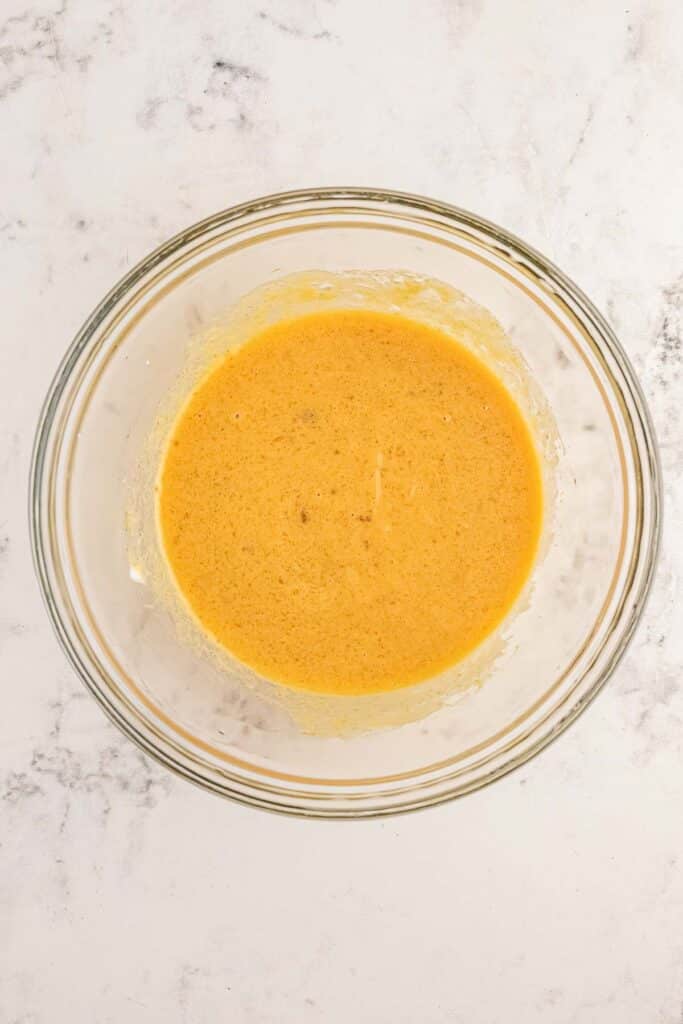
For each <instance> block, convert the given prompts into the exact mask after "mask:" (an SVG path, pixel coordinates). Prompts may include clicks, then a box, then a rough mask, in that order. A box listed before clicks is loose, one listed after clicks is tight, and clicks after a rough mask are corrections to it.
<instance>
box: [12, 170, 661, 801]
mask: <svg viewBox="0 0 683 1024" xmlns="http://www.w3.org/2000/svg"><path fill="white" fill-rule="evenodd" d="M320 202H322V203H329V202H342V203H343V202H347V203H350V202H353V203H355V204H358V203H360V204H363V203H365V204H371V203H373V204H382V203H385V204H390V205H391V207H392V209H393V211H394V212H396V213H397V216H399V217H400V209H401V208H406V209H410V210H412V211H413V213H415V212H416V211H418V212H420V213H422V214H424V213H428V214H433V215H436V216H438V217H440V218H442V219H443V220H445V221H446V222H448V224H450V226H451V228H454V229H458V228H459V229H463V228H465V229H469V230H472V231H474V232H476V233H477V234H478V235H483V236H484V237H485V239H486V240H487V241H488V242H489V243H498V244H499V245H501V246H502V247H503V248H504V249H505V250H506V253H505V255H506V256H507V255H508V251H511V252H513V253H515V254H517V255H518V256H520V257H522V259H523V260H525V261H527V262H528V263H530V264H531V265H532V266H533V267H534V268H535V269H536V270H538V271H539V272H540V273H541V275H542V277H543V279H544V280H545V281H548V282H550V283H552V284H553V285H554V286H555V288H556V289H559V291H560V293H561V294H562V293H563V294H564V296H565V297H567V298H568V299H569V300H570V301H571V303H573V305H574V306H575V307H576V309H578V310H579V312H580V313H581V314H582V315H583V318H584V319H585V320H586V322H587V323H588V325H589V333H590V337H591V340H592V342H593V344H594V345H595V346H596V347H597V349H598V350H599V351H600V352H601V353H603V350H604V351H606V352H607V353H608V354H609V356H610V357H611V359H612V360H613V361H614V363H615V364H616V367H617V369H618V372H619V374H620V376H621V382H619V381H617V380H616V379H615V378H614V375H613V373H612V371H611V370H608V373H609V376H610V378H611V380H610V383H611V384H612V385H613V386H615V389H616V390H617V391H618V392H619V393H620V394H621V393H622V391H624V390H625V392H626V394H627V395H628V397H629V398H630V399H631V401H632V403H633V407H634V408H633V410H624V411H623V414H624V417H625V419H626V420H627V422H628V424H629V426H632V425H633V422H634V417H633V412H635V414H636V416H637V426H638V427H639V437H640V441H641V443H642V450H641V445H639V444H634V449H635V450H637V453H638V458H637V460H636V470H637V473H636V476H637V484H638V497H639V498H640V500H641V503H642V504H643V506H644V505H645V499H646V498H647V499H648V502H647V508H645V515H642V514H641V517H640V526H641V534H640V537H639V542H638V543H637V544H635V545H634V556H633V560H634V568H633V571H632V573H631V577H630V583H631V586H632V587H633V581H634V578H635V577H636V576H637V577H638V579H637V580H635V587H633V589H632V592H630V591H628V590H627V592H628V593H629V603H628V608H627V609H622V611H621V612H620V614H619V615H618V617H617V618H616V620H615V622H616V625H615V626H614V628H613V629H611V630H610V631H609V632H608V633H607V635H606V636H605V638H604V639H603V640H602V641H601V644H600V647H599V648H598V650H597V652H596V657H597V656H598V655H599V654H600V653H602V652H603V651H604V650H605V647H606V644H607V643H608V641H610V639H611V638H612V637H613V634H614V632H615V630H616V629H617V627H620V630H619V635H618V636H617V640H616V643H615V645H614V647H613V649H612V650H611V651H609V652H608V657H607V662H606V664H604V665H603V666H602V667H601V669H600V671H598V672H597V674H596V676H595V678H594V679H593V681H592V683H591V685H590V686H589V687H588V689H587V690H586V692H584V693H582V694H580V695H579V698H578V699H576V697H575V695H573V696H574V699H573V700H571V701H570V704H569V707H568V708H566V709H564V708H563V705H561V706H560V709H561V710H564V713H563V714H562V715H561V717H560V718H559V720H558V721H555V722H552V723H550V725H548V723H547V719H546V718H544V719H543V720H542V721H541V722H540V723H538V724H536V725H535V726H534V727H533V730H532V733H531V735H532V736H533V734H535V733H536V731H537V730H539V729H540V734H539V735H537V736H536V737H535V739H534V740H533V742H527V743H525V737H524V736H522V737H521V738H519V739H518V740H516V741H515V742H514V743H513V744H512V746H511V749H510V751H509V752H508V753H509V754H510V756H508V757H503V759H502V761H500V763H498V764H497V765H496V766H495V767H494V768H493V769H492V770H491V771H490V772H488V773H485V774H482V775H479V776H477V777H475V778H473V779H467V778H465V779H464V781H461V782H460V783H459V782H458V779H457V777H454V778H453V779H452V781H450V784H449V785H447V786H446V788H443V784H442V783H440V781H439V780H438V779H436V780H435V781H434V780H432V781H430V780H429V779H428V780H427V781H426V782H425V783H424V784H423V785H424V787H425V791H424V792H420V787H419V785H413V786H410V787H406V788H405V789H403V790H396V791H393V792H392V793H391V794H390V796H389V799H388V800H387V794H386V792H385V793H383V792H381V791H379V792H376V791H375V792H373V793H372V794H371V795H370V796H369V797H368V796H365V795H364V794H357V796H356V797H352V796H351V795H350V794H349V793H348V792H347V793H340V792H337V793H334V794H333V795H331V796H326V795H325V794H322V795H320V794H317V795H314V794H312V793H310V792H304V791H303V790H299V791H286V792H285V793H284V797H285V798H284V799H283V791H282V790H280V789H279V788H278V787H274V786H272V785H268V784H266V785H264V784H263V783H259V782H257V781H255V780H253V779H249V778H248V777H247V776H246V775H245V776H243V777H239V778H235V777H234V776H233V775H231V774H230V773H229V772H220V771H216V770H214V772H213V777H210V776H209V773H208V772H207V773H202V772H201V770H197V768H196V767H195V764H196V761H194V763H193V759H192V758H191V757H190V756H189V755H185V756H183V754H182V752H180V750H179V748H178V747H177V746H175V745H173V744H171V743H170V742H169V741H168V739H167V738H165V737H161V736H160V735H159V733H158V732H157V733H154V731H153V730H152V729H151V728H149V726H148V728H147V730H144V729H140V728H139V727H138V725H137V723H136V722H134V721H133V720H132V718H131V717H130V716H129V715H126V714H125V713H124V711H123V710H122V709H121V707H119V706H118V705H117V703H116V702H115V701H114V700H113V699H111V698H110V696H109V695H108V694H107V693H106V692H105V689H104V688H103V687H101V686H100V685H98V682H97V681H96V680H95V679H94V678H93V676H92V674H91V672H90V671H89V670H88V668H87V666H86V664H85V663H84V661H83V659H82V658H81V657H80V654H79V651H78V649H77V645H76V644H75V643H74V640H73V636H72V631H71V629H70V628H69V623H68V622H67V621H65V616H64V614H63V612H62V610H61V609H60V601H59V595H58V594H55V592H54V588H53V585H52V580H51V559H50V544H49V541H47V542H46V538H45V537H44V523H43V518H44V516H43V508H42V501H43V492H44V487H45V483H46V470H47V469H48V468H49V466H50V461H49V459H48V454H49V449H50V441H51V433H52V428H53V426H54V424H55V418H56V413H57V411H58V409H59V405H60V402H61V400H62V398H63V396H64V394H65V392H66V390H67V388H68V385H69V382H70V379H71V374H72V371H73V370H74V369H75V368H76V367H77V365H78V364H79V361H80V358H81V356H82V354H83V352H84V351H85V350H86V349H87V348H88V345H89V343H90V342H91V341H92V339H93V337H94V336H95V333H96V331H97V329H98V327H99V325H100V324H101V323H102V322H103V321H104V320H105V319H106V317H107V316H108V314H109V313H110V312H111V311H112V309H114V308H115V307H116V305H117V303H118V302H119V301H120V300H121V299H123V297H124V296H126V295H127V294H128V293H129V292H130V291H131V290H132V289H133V288H134V287H135V285H136V284H137V283H138V282H139V281H142V280H143V279H144V278H145V277H146V276H147V275H148V274H149V273H150V271H152V270H154V268H156V267H157V266H159V265H160V264H162V263H163V262H164V261H165V260H166V259H167V257H169V256H171V255H172V254H176V253H178V252H179V251H180V250H182V249H183V248H184V247H186V246H188V245H189V244H191V243H192V242H194V241H195V240H197V239H198V238H200V237H202V236H207V235H209V234H210V233H211V232H212V231H214V230H215V229H217V228H220V227H224V226H226V225H228V224H231V223H232V222H234V221H239V220H240V218H249V217H250V216H253V215H256V214H259V213H263V212H268V211H272V210H275V209H278V208H280V209H283V210H285V211H286V209H287V207H289V206H294V207H296V206H297V205H300V204H306V203H310V204H312V205H314V204H316V203H320ZM397 208H398V210H397ZM373 209H376V207H373ZM28 496H29V532H30V540H31V550H32V557H33V564H34V568H35V572H36V575H37V578H38V582H39V586H40V590H41V595H42V598H43V602H44V604H45V606H46V609H47V612H48V616H49V618H50V620H51V623H52V626H53V629H54V631H55V633H56V635H57V638H58V640H59V643H60V645H61V647H62V649H63V650H64V652H65V654H66V656H67V658H68V660H69V662H70V663H71V665H72V667H73V668H74V670H75V671H76V673H77V675H78V676H79V677H80V678H81V680H82V681H83V682H84V684H85V685H86V686H87V688H88V689H89V690H90V692H91V693H92V694H93V695H94V696H95V698H96V700H97V701H98V703H99V704H100V706H101V707H102V708H103V710H104V711H105V713H106V714H107V715H108V717H109V718H110V719H111V720H112V721H113V722H114V723H115V724H116V725H117V726H118V727H119V729H121V731H122V732H123V733H124V734H125V735H127V736H128V738H129V739H132V740H133V742H135V743H136V744H137V746H138V747H140V748H141V749H142V750H143V751H144V752H146V753H147V754H149V755H150V756H152V757H153V758H154V759H155V760H156V761H158V762H159V763H161V764H163V765H164V766H165V767H166V768H169V769H170V770H171V771H173V772H174V773H175V774H177V775H180V776H181V777H183V778H186V779H188V780H189V781H192V782H194V783H195V784H197V785H199V786H201V787H202V788H204V789H209V790H212V791H214V792H217V793H220V794H221V795H224V796H226V797H231V798H232V799H235V800H237V801H239V802H241V803H245V804H250V805H254V806H258V807H261V808H264V809H267V810H272V811H277V812H280V813H287V814H294V815H300V816H304V817H336V818H356V817H375V816H380V815H384V814H389V813H399V812H407V811H411V810H416V809H418V808H421V807H426V806H430V805H434V804H437V803H441V802H444V801H446V800H450V799H454V798H456V797H459V796H462V795H465V794H466V793H469V792H472V791H473V790H475V789H478V788H481V787H483V786H485V785H488V784H490V783H491V782H493V781H494V780H495V779H497V778H500V777H501V776H503V775H505V774H507V773H508V772H510V771H513V770H514V769H516V768H517V767H519V766H521V765H522V764H524V763H525V762H526V761H528V760H529V759H530V758H532V757H534V756H535V755H536V754H537V753H539V752H540V751H541V750H542V749H543V748H544V747H546V746H547V745H549V744H550V743H551V742H553V741H554V740H555V739H556V738H557V737H558V736H559V735H560V734H561V733H562V732H564V730H565V729H566V728H567V727H568V726H569V725H570V724H571V722H573V721H574V720H575V719H576V718H577V717H578V715H579V714H580V713H581V711H583V709H584V708H585V707H586V706H587V705H588V704H589V703H590V702H591V701H592V700H593V699H594V698H595V697H596V696H597V694H598V693H599V692H600V690H601V689H602V687H603V686H604V684H605V683H606V682H607V680H608V679H609V677H610V675H611V674H612V672H613V671H614V669H615V668H616V666H617V664H618V663H619V661H620V660H621V658H622V657H623V655H624V653H625V651H626V649H627V647H628V644H629V642H630V640H631V638H632V636H633V633H634V630H635V627H636V625H637V623H638V621H639V620H640V617H641V615H642V612H643V609H644V607H645V604H646V601H647V598H648V595H649V592H650V589H651V585H652V580H653V578H654V574H655V569H656V563H657V556H658V552H659V545H660V538H661V509H662V479H661V467H660V462H659V454H658V449H657V443H656V438H655V432H654V428H653V425H652V421H651V417H650V414H649V411H648V408H647V404H646V401H645V398H644V395H643V393H642V389H641V387H640V384H639V382H638V380H637V378H636V375H635V372H634V370H633V368H632V366H631V363H630V361H629V359H628V357H627V356H626V354H625V352H624V350H623V348H622V346H621V344H620V343H619V341H618V339H617V338H616V336H615V334H614V332H613V331H612V329H611V328H610V326H609V325H608V323H607V322H606V320H605V319H604V317H603V316H602V315H601V314H600V313H599V311H598V310H597V308H596V307H595V306H594V305H593V303H592V302H591V300H590V299H588V297H587V296H586V295H585V294H584V293H583V291H582V290H581V289H580V288H579V287H578V286H577V285H576V284H574V282H572V281H571V280H570V279H569V278H568V277H566V275H565V274H564V273H563V272H562V271H560V270H559V269H558V268H557V267H556V266H555V265H554V264H553V263H552V262H551V261H550V260H548V259H546V257H544V256H542V255H541V254H540V253H539V252H538V251H537V250H535V249H534V248H532V247H531V246H529V245H527V244H526V243H525V242H523V241H522V240H521V239H519V238H518V237H517V236H516V235H514V234H512V233H511V232H508V231H507V230H505V229H503V228H500V227H499V226H498V225H496V224H494V223H493V222H491V221H488V220H486V219H484V218H482V217H479V216H477V215H476V214H473V213H470V212H469V211H466V210H463V209H461V208H459V207H457V206H453V205H451V204H449V203H445V202H441V201H438V200H434V199H430V198H427V197H424V196H419V195H413V194H411V193H407V192H399V191H393V190H389V189H383V188H362V187H355V186H354V187H324V188H310V189H297V190H293V191H287V192H279V193H273V194H271V195H267V196H262V197H259V198H256V199H254V200H250V201H247V202H243V203H240V204H238V205H235V206H231V207H227V208H226V209H224V210H222V211H219V212H217V213H215V214H212V215H211V216H209V217H206V218H204V219H202V220H200V221H198V222H196V223H194V224H191V225H190V226H189V227H187V228H186V229H184V230H182V231H180V232H178V233H176V234H175V235H173V236H172V237H171V238H170V239H168V240H167V241H166V242H164V243H162V244H161V245H160V246H158V247H157V248H156V249H154V250H153V251H152V252H151V253H149V254H148V255H147V256H146V257H144V258H143V259H142V260H140V261H139V262H138V263H137V264H136V265H135V266H133V267H132V268H131V269H130V270H129V271H128V272H127V273H126V274H125V275H124V276H123V277H122V278H121V279H120V280H119V281H118V282H117V283H116V284H115V285H114V286H113V287H112V288H111V289H110V291H109V292H108V293H107V294H106V295H105V296H104V297H103V298H102V299H101V301H100V302H99V303H98V304H97V306H96V307H95V308H94V310H93V311H92V313H91V314H90V315H89V316H88V318H87V319H86V320H85V322H84V323H83V325H82V327H81V328H80V330H79V331H78V332H77V333H76V335H75V337H74V339H73V341H72V342H71V344H70V346H69V347H68V349H67V351H66V353H65V354H64V356H63V357H62V359H61V361H60V363H59V365H58V368H57V370H56V372H55V374H54V376H53V379H52V382H51V384H50V387H49V389H48V392H47V395H46V397H45V400H44V402H43V405H42V408H41V411H40V415H39V418H38V424H37V428H36V433H35V439H34V444H33V451H32V458H31V467H30V476H29V495H28ZM643 518H646V519H647V523H646V525H647V527H648V530H647V536H645V535H644V533H643V530H642V520H643ZM627 613H628V614H627ZM594 661H595V659H593V660H592V661H591V662H590V663H589V665H588V666H587V668H586V669H585V670H584V672H583V677H585V676H586V674H588V673H590V672H591V670H592V668H593V665H594ZM105 686H106V684H105ZM570 696H571V695H570ZM548 717H552V715H550V714H549V716H548ZM146 724H147V725H148V723H146ZM154 735H156V737H157V740H160V741H161V745H159V743H158V742H156V743H155V741H154ZM520 746H521V749H519V750H518V749H517V748H518V747H520ZM174 751H175V756H174V753H173V752H174ZM503 753H505V751H504V752H503ZM226 779H227V780H228V781H227V783H226V782H225V781H224V780H226ZM445 781H446V782H447V783H449V779H448V778H447V779H446V780H445ZM430 787H431V791H430ZM397 797H399V798H401V799H400V800H399V802H397V801H396V798H397ZM406 797H407V798H406ZM383 801H384V802H383Z"/></svg>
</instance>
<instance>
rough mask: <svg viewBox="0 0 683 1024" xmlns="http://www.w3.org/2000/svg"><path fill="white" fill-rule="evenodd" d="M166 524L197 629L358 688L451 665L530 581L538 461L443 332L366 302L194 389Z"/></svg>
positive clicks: (273, 674)
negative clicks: (369, 309) (366, 305)
mask: <svg viewBox="0 0 683 1024" xmlns="http://www.w3.org/2000/svg"><path fill="white" fill-rule="evenodd" d="M158 501H159V505H158V513H159V522H160V527H161V535H162V540H163V546H164V549H165V553H166V557H167V559H168V561H169V563H170V565H171V568H172V571H173V574H174V576H175V580H176V582H177V585H178V587H179V589H180V590H181V592H182V593H183V594H184V596H185V598H186V600H187V602H188V604H189V606H190V608H191V609H192V611H193V613H194V615H195V617H196V618H197V619H198V620H199V622H200V623H201V625H202V626H203V627H204V629H205V630H207V631H208V632H209V633H210V634H212V635H213V636H214V638H215V639H216V640H218V641H219V643H221V644H223V645H224V646H225V647H227V648H228V649H229V650H230V651H232V653H233V654H234V655H235V656H236V657H237V658H238V659H240V660H241V661H243V662H246V663H247V664H248V665H251V666H252V667H253V668H255V669H256V670H257V671H258V672H259V673H260V674H261V675H263V676H265V677H267V678H269V679H271V680H274V681H277V682H281V683H286V684H289V685H291V686H293V687H297V688H300V689H306V690H314V691H318V692H326V693H335V694H361V693H371V692H377V691H381V690H391V689H395V688H397V687H401V686H406V685H408V684H410V683H415V682H417V681H419V680H422V679H426V678H427V677H429V676H431V675H433V674H435V673H437V672H438V671H440V670H442V669H444V668H446V667H447V666H449V665H450V664H452V663H454V662H455V661H457V660H458V659H460V658H461V657H462V656H463V655H465V654H467V653H468V652H469V651H471V650H472V648H474V647H475V646H476V645H477V644H479V643H480V641H481V640H483V639H484V637H486V636H487V635H488V634H489V633H490V632H491V631H492V630H493V629H494V628H495V627H496V626H497V625H498V624H499V623H500V621H501V620H502V618H503V617H504V616H505V614H506V612H507V611H508V610H509V609H510V607H511V605H512V604H513V602H514V600H515V598H516V597H517V596H518V594H519V592H520V590H521V588H522V586H523V584H524V582H525V580H526V579H527V576H528V574H529V572H530V569H531V566H532V563H533V559H534V555H535V552H536V548H537V544H538V539H539V533H540V526H541V516H542V491H541V477H540V471H539V463H538V458H537V456H536V453H535V449H534V446H533V444H532V440H531V437H530V435H529V431H528V429H527V427H526V424H525V422H524V420H523V418H522V415H521V413H520V411H519V409H518V408H517V406H516V404H515V403H514V401H513V399H512V398H511V396H510V395H509V394H508V392H507V391H506V389H505V388H504V387H503V385H502V384H501V383H500V382H499V381H498V379H497V378H496V377H495V376H494V375H493V374H492V373H491V372H490V371H489V370H488V369H487V368H486V367H485V366H484V364H483V363H482V362H480V361H479V360H478V359H477V358H476V357H475V356H473V355H472V354H471V353H470V352H468V351H467V350H466V349H465V348H463V347H461V346H460V345H458V344H456V343H455V342H453V341H452V340H451V339H450V338H449V337H448V336H447V335H446V334H444V333H442V332H440V331H438V330H436V329H434V328H431V327H428V326H425V325H423V324H420V323H417V322H415V321H412V320H408V319H406V318H405V317H402V316H398V315H393V314H388V313H374V312H366V311H357V310H348V311H347V310H336V311H330V312H324V313H316V314H312V315H308V316H305V317H302V318H299V319H295V320H289V321H285V322H282V323H279V324H277V325H275V326H273V327H270V328H268V329H267V330H265V331H263V332H262V333H261V334H259V335H258V336H257V337H255V338H253V339H252V340H250V341H249V342H248V343H247V344H246V345H244V346H243V347H242V348H240V349H239V350H237V351H236V352H235V353H233V354H230V355H228V356H226V358H225V360H224V361H223V362H222V363H221V364H220V365H219V366H218V367H217V368H216V369H215V370H213V372H211V373H210V374H209V375H208V377H207V378H206V379H205V380H204V381H203V382H202V383H201V384H200V385H199V386H198V387H197V388H196V390H195V391H194V392H193V394H192V395H191V396H190V399H189V401H188V403H187V404H186V406H185V407H184V409H183V411H182V413H181V415H180V417H179V419H178V421H177V423H176V425H175V427H174V430H173V433H172V437H171V440H170V442H169V445H168V449H167V452H166V456H165V461H164V463H163V466H162V471H161V478H160V491H159V498H158Z"/></svg>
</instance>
